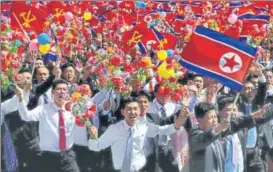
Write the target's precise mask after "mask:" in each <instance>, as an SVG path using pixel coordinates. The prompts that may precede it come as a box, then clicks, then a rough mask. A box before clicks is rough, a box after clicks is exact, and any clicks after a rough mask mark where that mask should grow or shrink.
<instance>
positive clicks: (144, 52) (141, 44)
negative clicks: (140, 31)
mask: <svg viewBox="0 0 273 172" xmlns="http://www.w3.org/2000/svg"><path fill="white" fill-rule="evenodd" d="M137 45H138V47H139V50H140V52H141V54H142V55H144V54H146V53H147V50H146V48H145V46H144V44H143V43H142V42H138V43H137Z"/></svg>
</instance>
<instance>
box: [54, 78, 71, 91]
mask: <svg viewBox="0 0 273 172" xmlns="http://www.w3.org/2000/svg"><path fill="white" fill-rule="evenodd" d="M58 84H66V85H67V86H68V82H66V81H65V80H63V79H56V80H55V81H54V82H53V84H52V89H53V90H55V88H56V87H57V85H58Z"/></svg>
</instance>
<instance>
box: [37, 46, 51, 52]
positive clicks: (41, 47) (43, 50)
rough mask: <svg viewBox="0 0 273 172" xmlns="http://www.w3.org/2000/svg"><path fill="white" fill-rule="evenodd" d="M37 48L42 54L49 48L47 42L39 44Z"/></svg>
mask: <svg viewBox="0 0 273 172" xmlns="http://www.w3.org/2000/svg"><path fill="white" fill-rule="evenodd" d="M39 50H40V52H41V53H42V54H46V53H47V52H48V51H49V50H50V45H49V44H45V45H39Z"/></svg>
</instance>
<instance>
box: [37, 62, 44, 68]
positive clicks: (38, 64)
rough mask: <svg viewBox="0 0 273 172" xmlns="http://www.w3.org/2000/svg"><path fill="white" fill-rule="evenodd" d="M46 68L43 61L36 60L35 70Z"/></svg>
mask: <svg viewBox="0 0 273 172" xmlns="http://www.w3.org/2000/svg"><path fill="white" fill-rule="evenodd" d="M41 66H44V62H43V61H42V60H36V61H35V68H37V67H41Z"/></svg>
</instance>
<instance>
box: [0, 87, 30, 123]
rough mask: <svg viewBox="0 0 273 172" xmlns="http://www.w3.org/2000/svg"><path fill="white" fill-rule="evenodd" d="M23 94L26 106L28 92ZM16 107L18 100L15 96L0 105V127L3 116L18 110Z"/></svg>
mask: <svg viewBox="0 0 273 172" xmlns="http://www.w3.org/2000/svg"><path fill="white" fill-rule="evenodd" d="M23 94H24V100H25V102H26V104H27V103H28V101H29V92H25V91H24V93H23ZM18 106H19V98H18V97H17V96H16V95H14V96H13V97H12V98H10V99H8V100H6V101H4V102H3V103H1V125H2V123H3V119H4V117H5V115H6V114H9V113H11V112H14V111H16V110H18Z"/></svg>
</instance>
